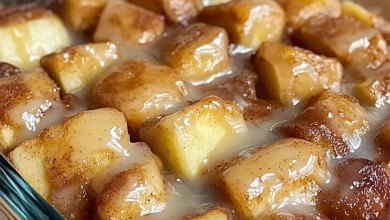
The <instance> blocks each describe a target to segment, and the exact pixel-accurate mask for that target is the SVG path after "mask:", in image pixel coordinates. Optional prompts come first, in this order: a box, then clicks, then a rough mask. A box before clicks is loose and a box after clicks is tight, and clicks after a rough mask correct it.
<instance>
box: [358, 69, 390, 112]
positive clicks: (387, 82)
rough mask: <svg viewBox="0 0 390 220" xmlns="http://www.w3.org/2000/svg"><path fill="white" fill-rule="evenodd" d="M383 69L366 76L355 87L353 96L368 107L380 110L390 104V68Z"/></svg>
mask: <svg viewBox="0 0 390 220" xmlns="http://www.w3.org/2000/svg"><path fill="white" fill-rule="evenodd" d="M389 64H390V63H389ZM382 67H384V68H382ZM382 67H380V69H378V70H375V71H374V72H372V73H371V74H365V76H363V78H362V79H361V80H359V82H357V83H356V85H355V86H354V87H353V95H354V96H355V97H356V98H357V99H358V100H359V101H360V102H362V103H364V104H366V105H368V106H372V107H378V108H379V107H381V106H384V105H386V104H388V103H390V66H388V67H386V66H385V65H383V66H382Z"/></svg>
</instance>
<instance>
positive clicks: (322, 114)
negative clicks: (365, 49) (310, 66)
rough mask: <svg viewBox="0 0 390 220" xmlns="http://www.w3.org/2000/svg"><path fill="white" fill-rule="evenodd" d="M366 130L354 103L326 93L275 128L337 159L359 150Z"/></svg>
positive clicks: (363, 114) (365, 119)
mask: <svg viewBox="0 0 390 220" xmlns="http://www.w3.org/2000/svg"><path fill="white" fill-rule="evenodd" d="M369 128H370V126H369V117H368V113H367V111H366V110H365V109H364V108H363V107H362V106H360V105H359V103H358V102H357V100H355V99H354V98H352V97H350V96H346V95H341V94H338V93H332V92H329V91H326V92H324V93H322V94H321V95H319V96H318V97H315V98H314V99H313V100H312V102H311V104H310V106H309V107H308V108H307V109H305V110H304V111H303V112H302V113H301V114H300V115H299V116H298V117H296V118H295V119H294V120H292V121H291V122H287V123H284V124H282V125H280V126H279V127H278V128H277V129H278V130H281V131H282V132H283V133H285V134H286V135H288V136H290V137H296V138H303V139H305V140H307V141H310V142H313V143H315V144H317V145H319V146H321V147H322V148H324V149H326V150H329V151H330V153H331V155H332V156H334V157H341V156H345V155H347V154H348V153H349V152H350V151H355V150H356V149H357V148H359V146H360V145H359V143H360V138H361V136H363V135H364V134H365V133H367V131H368V130H369Z"/></svg>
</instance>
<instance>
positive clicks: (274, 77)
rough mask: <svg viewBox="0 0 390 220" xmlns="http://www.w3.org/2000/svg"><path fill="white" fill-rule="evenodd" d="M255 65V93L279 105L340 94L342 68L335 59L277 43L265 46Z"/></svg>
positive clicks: (269, 43)
mask: <svg viewBox="0 0 390 220" xmlns="http://www.w3.org/2000/svg"><path fill="white" fill-rule="evenodd" d="M255 63H256V66H257V71H258V75H259V77H260V80H259V83H258V87H257V88H258V90H260V92H262V93H263V94H265V95H266V96H267V98H269V99H274V100H277V101H279V102H281V103H282V104H285V105H288V104H293V103H294V104H295V103H296V102H299V101H307V100H309V99H310V98H312V97H314V96H316V95H319V94H321V93H322V92H323V91H324V90H326V89H332V90H335V91H336V92H338V91H339V89H340V86H341V80H342V76H343V68H342V65H341V63H340V62H338V61H337V60H336V59H333V58H328V57H324V56H320V55H316V54H314V53H312V52H311V51H308V50H304V49H301V48H298V47H292V46H287V45H284V44H281V43H278V42H269V41H268V42H264V43H263V44H262V45H261V46H260V49H259V51H258V52H257V55H256V58H255Z"/></svg>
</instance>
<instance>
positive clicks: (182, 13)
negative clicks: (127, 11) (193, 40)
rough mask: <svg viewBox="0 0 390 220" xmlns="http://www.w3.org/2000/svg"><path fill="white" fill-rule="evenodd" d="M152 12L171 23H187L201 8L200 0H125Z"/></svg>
mask: <svg viewBox="0 0 390 220" xmlns="http://www.w3.org/2000/svg"><path fill="white" fill-rule="evenodd" d="M127 1H128V2H130V3H133V4H136V5H138V6H141V7H143V8H146V9H148V10H150V11H153V12H154V13H157V14H161V15H164V16H165V18H166V20H167V21H169V22H171V23H181V24H187V23H188V21H189V20H190V19H192V18H193V17H195V16H196V15H198V13H199V11H200V10H201V9H202V2H201V0H146V1H145V0H127Z"/></svg>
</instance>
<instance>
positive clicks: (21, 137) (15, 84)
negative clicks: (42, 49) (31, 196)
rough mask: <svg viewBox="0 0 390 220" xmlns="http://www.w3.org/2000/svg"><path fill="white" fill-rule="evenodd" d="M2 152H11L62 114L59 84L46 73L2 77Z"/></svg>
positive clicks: (0, 134) (0, 89) (0, 101)
mask: <svg viewBox="0 0 390 220" xmlns="http://www.w3.org/2000/svg"><path fill="white" fill-rule="evenodd" d="M0 94H2V95H1V97H0V152H2V153H8V152H9V151H11V150H13V149H14V148H15V147H16V146H17V145H19V144H20V143H22V142H23V141H25V140H27V139H28V138H31V137H33V136H35V135H37V134H38V133H39V132H40V131H42V130H43V129H44V128H45V127H46V126H48V125H52V124H53V123H55V122H56V121H57V120H59V119H58V118H59V117H61V116H62V107H63V106H62V105H61V103H60V94H59V88H58V87H57V85H56V84H55V83H54V82H53V81H52V80H51V79H50V78H49V76H48V75H47V74H46V73H43V72H39V71H35V72H22V73H17V74H15V75H11V76H8V77H3V78H0Z"/></svg>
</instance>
